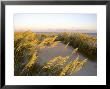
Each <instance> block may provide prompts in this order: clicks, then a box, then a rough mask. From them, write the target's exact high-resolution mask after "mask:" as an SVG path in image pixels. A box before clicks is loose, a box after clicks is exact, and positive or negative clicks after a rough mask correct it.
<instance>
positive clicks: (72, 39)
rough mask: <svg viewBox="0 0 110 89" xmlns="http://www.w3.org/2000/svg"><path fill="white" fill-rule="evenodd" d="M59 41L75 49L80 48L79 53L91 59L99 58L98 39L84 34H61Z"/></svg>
mask: <svg viewBox="0 0 110 89" xmlns="http://www.w3.org/2000/svg"><path fill="white" fill-rule="evenodd" d="M58 39H59V40H60V41H62V42H63V43H65V44H67V43H68V42H69V45H71V46H73V47H75V48H76V47H78V48H79V51H80V52H82V53H83V54H84V55H86V56H88V57H90V58H91V59H94V60H95V59H96V58H97V38H96V37H94V36H91V35H88V34H84V33H67V32H65V33H60V34H59V35H58Z"/></svg>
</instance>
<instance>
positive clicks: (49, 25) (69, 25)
mask: <svg viewBox="0 0 110 89" xmlns="http://www.w3.org/2000/svg"><path fill="white" fill-rule="evenodd" d="M14 28H15V31H20V30H21V29H22V30H26V29H31V30H32V31H34V32H37V31H38V32H40V31H48V30H49V29H51V31H55V30H56V31H57V30H58V29H71V30H74V29H80V30H82V31H83V30H88V31H91V30H94V31H95V30H96V29H97V15H96V14H80V13H79V14H78V13H68V14H67V13H64V14H37V13H36V14H26V13H25V14H19V13H18V14H14Z"/></svg>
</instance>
